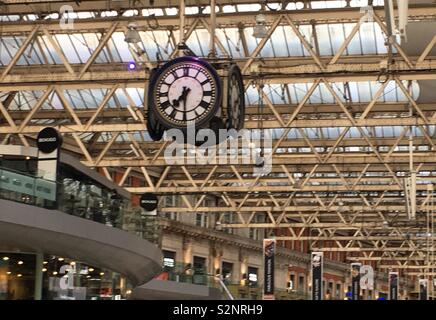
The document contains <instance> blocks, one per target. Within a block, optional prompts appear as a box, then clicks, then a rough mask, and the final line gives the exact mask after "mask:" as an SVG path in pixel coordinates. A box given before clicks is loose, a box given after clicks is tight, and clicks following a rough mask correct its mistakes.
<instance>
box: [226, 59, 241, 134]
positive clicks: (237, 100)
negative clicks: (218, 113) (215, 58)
mask: <svg viewBox="0 0 436 320" xmlns="http://www.w3.org/2000/svg"><path fill="white" fill-rule="evenodd" d="M227 99H228V100H227V113H228V116H227V118H228V119H227V127H228V128H229V129H231V128H233V129H236V130H240V129H242V128H243V126H244V117H245V96H244V82H243V79H242V74H241V70H240V69H239V67H238V66H237V65H232V66H231V67H230V70H229V75H228V91H227Z"/></svg>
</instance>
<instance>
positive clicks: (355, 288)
mask: <svg viewBox="0 0 436 320" xmlns="http://www.w3.org/2000/svg"><path fill="white" fill-rule="evenodd" d="M361 266H362V264H361V263H357V262H356V263H352V264H351V296H352V300H359V299H360V267H361Z"/></svg>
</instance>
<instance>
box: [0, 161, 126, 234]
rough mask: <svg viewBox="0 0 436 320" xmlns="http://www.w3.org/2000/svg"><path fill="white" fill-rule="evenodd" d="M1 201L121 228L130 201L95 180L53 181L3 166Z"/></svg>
mask: <svg viewBox="0 0 436 320" xmlns="http://www.w3.org/2000/svg"><path fill="white" fill-rule="evenodd" d="M0 198H1V199H5V200H12V201H17V202H21V203H25V204H30V205H35V206H38V207H43V208H46V209H57V210H59V211H61V212H65V213H67V214H70V215H74V216H77V217H80V218H84V219H88V220H92V221H95V222H99V223H103V224H105V225H108V226H112V227H117V228H122V225H123V216H124V213H125V212H126V210H127V205H128V203H127V201H125V200H124V199H123V198H122V197H121V196H119V195H117V194H116V193H114V192H113V191H112V190H109V189H108V188H105V187H102V186H99V185H98V184H96V183H93V182H92V181H90V180H88V181H80V180H79V179H74V178H69V177H62V179H61V180H60V181H50V180H46V179H42V178H40V177H37V176H34V175H30V174H26V173H23V172H19V171H14V170H11V169H5V168H2V167H0Z"/></svg>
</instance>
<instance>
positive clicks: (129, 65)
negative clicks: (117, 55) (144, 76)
mask: <svg viewBox="0 0 436 320" xmlns="http://www.w3.org/2000/svg"><path fill="white" fill-rule="evenodd" d="M127 68H128V69H129V70H130V71H133V70H136V63H135V62H129V64H128V65H127Z"/></svg>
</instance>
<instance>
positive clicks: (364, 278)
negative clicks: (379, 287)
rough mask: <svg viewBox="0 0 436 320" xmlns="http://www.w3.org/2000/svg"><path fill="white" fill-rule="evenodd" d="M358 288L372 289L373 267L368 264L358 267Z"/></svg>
mask: <svg viewBox="0 0 436 320" xmlns="http://www.w3.org/2000/svg"><path fill="white" fill-rule="evenodd" d="M360 288H362V289H367V290H374V269H373V268H372V267H371V266H369V265H363V266H361V267H360Z"/></svg>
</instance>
